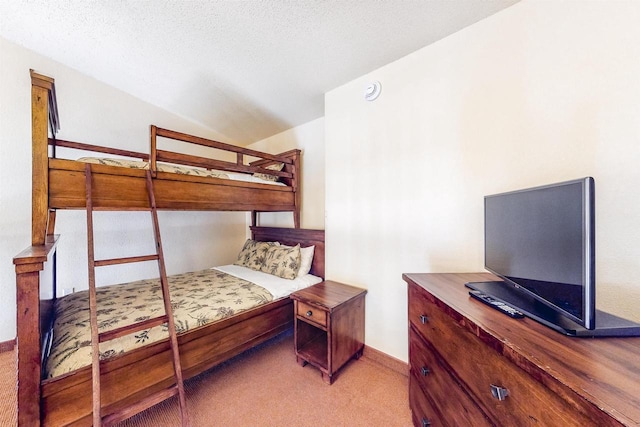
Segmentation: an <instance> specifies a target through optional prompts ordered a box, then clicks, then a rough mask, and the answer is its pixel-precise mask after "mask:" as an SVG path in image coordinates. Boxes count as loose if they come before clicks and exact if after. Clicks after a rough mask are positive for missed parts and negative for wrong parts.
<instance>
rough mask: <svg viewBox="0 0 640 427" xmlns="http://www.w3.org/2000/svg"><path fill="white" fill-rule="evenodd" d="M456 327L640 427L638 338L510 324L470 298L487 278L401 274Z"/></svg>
mask: <svg viewBox="0 0 640 427" xmlns="http://www.w3.org/2000/svg"><path fill="white" fill-rule="evenodd" d="M403 279H404V280H405V281H407V283H409V284H414V285H416V286H419V287H421V288H422V289H424V290H425V291H426V293H427V294H428V295H429V296H430V297H431V298H430V300H431V302H433V303H434V304H436V305H437V306H438V307H439V308H440V309H441V310H442V311H445V312H446V313H447V314H449V315H450V316H451V317H452V318H453V319H455V320H456V322H457V323H458V325H459V326H462V327H464V328H465V329H466V330H467V331H468V332H470V333H473V334H474V335H476V336H478V338H479V339H480V340H482V341H483V342H485V343H486V344H487V345H489V346H491V347H493V348H494V349H496V350H497V351H499V352H500V353H502V354H503V355H504V356H505V357H507V358H509V359H510V360H511V361H512V362H513V363H515V364H516V365H518V366H519V367H521V368H522V369H524V370H525V371H527V372H529V373H532V374H535V375H543V376H544V377H547V378H549V379H550V381H557V382H559V383H560V384H562V385H563V386H565V387H568V388H570V389H572V390H573V391H574V392H575V393H577V394H579V395H580V396H581V397H582V398H584V399H586V400H589V401H591V402H592V403H593V404H595V405H597V406H599V407H601V408H602V409H603V410H605V411H606V412H608V413H610V415H612V416H613V417H614V418H616V419H618V420H620V421H622V422H624V423H625V424H628V425H640V337H624V338H575V337H568V336H565V335H563V334H561V333H559V332H556V331H554V330H552V329H550V328H548V327H546V326H544V325H542V324H540V323H538V322H536V321H535V320H532V319H528V318H524V319H513V318H511V317H509V316H507V315H505V314H503V313H501V312H499V311H498V310H495V309H492V308H490V307H488V306H486V305H485V304H483V303H481V302H479V301H477V300H475V299H473V298H471V297H470V296H469V293H468V291H469V289H467V288H465V286H464V284H465V283H466V282H473V281H488V280H497V278H496V276H494V275H492V274H489V273H450V274H445V273H443V274H428V273H419V274H408V273H407V274H403Z"/></svg>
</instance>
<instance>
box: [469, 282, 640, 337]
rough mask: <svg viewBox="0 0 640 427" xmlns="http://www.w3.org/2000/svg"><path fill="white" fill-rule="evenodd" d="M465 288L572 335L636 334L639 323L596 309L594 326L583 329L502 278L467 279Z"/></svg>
mask: <svg viewBox="0 0 640 427" xmlns="http://www.w3.org/2000/svg"><path fill="white" fill-rule="evenodd" d="M465 286H466V287H467V288H469V289H475V290H477V291H481V292H484V293H486V294H488V295H490V296H492V297H493V298H495V299H497V300H499V301H502V302H504V303H505V304H507V305H510V306H511V307H513V308H515V309H517V310H519V311H521V312H522V313H524V314H525V316H527V317H529V318H531V319H533V320H535V321H537V322H540V323H542V324H543V325H545V326H548V327H550V328H551V329H554V330H556V331H558V332H560V333H562V334H565V335H569V336H573V337H638V336H640V323H636V322H632V321H630V320H627V319H623V318H621V317H618V316H614V315H613V314H609V313H606V312H604V311H600V310H596V315H595V318H596V327H595V329H586V328H584V327H582V326H581V325H579V324H577V323H576V322H574V321H572V320H571V319H569V318H567V317H565V316H563V315H561V314H559V313H558V312H556V311H554V310H552V309H551V308H550V307H548V306H546V305H544V304H543V303H541V302H539V301H538V300H536V299H535V298H533V297H531V296H529V295H525V294H524V293H522V292H519V291H518V290H516V289H513V288H511V287H510V286H509V285H507V284H506V283H505V282H503V281H490V282H469V283H465Z"/></svg>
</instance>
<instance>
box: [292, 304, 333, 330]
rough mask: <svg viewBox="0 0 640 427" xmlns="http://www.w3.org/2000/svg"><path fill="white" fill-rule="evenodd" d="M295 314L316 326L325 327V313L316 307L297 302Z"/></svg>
mask: <svg viewBox="0 0 640 427" xmlns="http://www.w3.org/2000/svg"><path fill="white" fill-rule="evenodd" d="M296 314H297V315H298V316H300V317H301V318H304V319H307V320H309V321H311V322H314V323H317V324H318V325H322V326H327V312H326V311H324V310H322V309H319V308H318V307H313V306H311V305H309V304H305V303H303V302H302V301H298V312H297V313H296Z"/></svg>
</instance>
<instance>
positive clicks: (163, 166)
mask: <svg viewBox="0 0 640 427" xmlns="http://www.w3.org/2000/svg"><path fill="white" fill-rule="evenodd" d="M78 161H79V162H85V163H94V164H101V165H106V166H119V167H125V168H130V169H149V163H147V162H143V161H139V160H128V159H113V158H101V157H81V158H79V159H78ZM156 167H157V170H158V172H170V173H176V174H180V175H191V176H201V177H208V178H220V179H230V180H233V181H243V182H253V183H257V184H268V185H279V186H284V185H285V184H284V183H282V182H278V181H271V180H268V179H262V178H259V177H256V176H254V175H252V174H247V173H235V172H225V171H219V170H209V169H204V168H197V167H190V166H183V165H173V164H169V163H162V162H158V163H157V164H156Z"/></svg>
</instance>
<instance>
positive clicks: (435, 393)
mask: <svg viewBox="0 0 640 427" xmlns="http://www.w3.org/2000/svg"><path fill="white" fill-rule="evenodd" d="M409 360H410V364H411V372H412V374H413V375H414V376H415V381H416V382H417V383H418V384H419V385H420V387H421V388H422V390H424V391H425V394H427V395H429V397H430V398H431V400H432V401H433V403H434V404H435V406H436V407H437V408H438V409H439V410H440V411H441V413H442V414H446V416H445V419H443V420H442V424H443V425H450V426H471V425H473V426H485V425H486V426H490V425H492V424H491V423H490V422H489V421H488V419H487V417H486V416H485V415H484V414H483V413H482V411H481V410H480V408H478V406H477V405H476V404H475V403H473V401H472V400H471V398H470V397H469V395H467V393H466V392H465V391H464V390H463V389H462V388H461V386H460V384H459V383H458V381H456V380H455V379H454V378H453V377H452V376H451V374H450V373H449V371H448V370H447V368H446V367H445V366H443V364H442V363H441V362H440V361H439V360H438V356H437V355H436V352H435V351H434V350H433V349H432V348H431V347H430V346H429V345H428V344H427V343H425V342H424V341H423V340H422V338H420V336H419V335H418V334H417V333H416V332H415V331H414V330H413V329H411V330H410V331H409Z"/></svg>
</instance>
